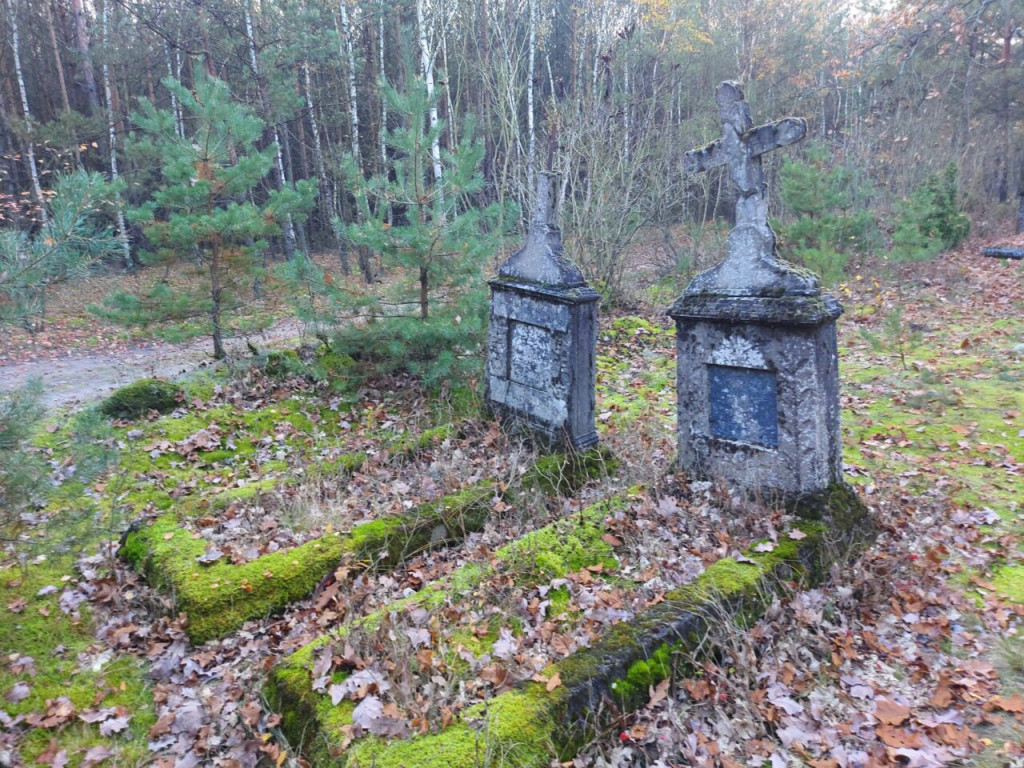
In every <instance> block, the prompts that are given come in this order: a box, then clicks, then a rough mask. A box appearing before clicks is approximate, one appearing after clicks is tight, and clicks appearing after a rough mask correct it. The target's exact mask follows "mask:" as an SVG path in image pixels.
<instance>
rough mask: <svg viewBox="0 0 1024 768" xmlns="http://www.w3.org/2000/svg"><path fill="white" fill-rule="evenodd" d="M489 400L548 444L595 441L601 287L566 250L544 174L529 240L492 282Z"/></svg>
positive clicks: (507, 419) (498, 411) (574, 444)
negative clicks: (589, 282) (590, 283)
mask: <svg viewBox="0 0 1024 768" xmlns="http://www.w3.org/2000/svg"><path fill="white" fill-rule="evenodd" d="M490 286H491V316H490V328H489V330H488V337H487V381H486V395H485V397H486V401H487V404H488V407H489V408H490V409H491V410H492V411H493V412H494V413H495V414H496V415H497V416H499V417H500V418H501V419H502V420H503V421H504V422H506V423H512V424H517V425H520V426H523V427H525V428H527V429H528V430H529V431H530V432H532V433H533V434H534V435H535V436H536V437H537V438H538V439H539V441H540V442H541V443H543V444H545V445H546V446H548V447H552V448H557V449H564V448H573V449H577V450H580V449H584V448H589V447H590V446H592V445H594V444H596V443H597V432H596V430H595V429H594V385H595V380H596V375H597V368H596V359H595V355H596V353H595V349H596V346H597V305H598V298H599V296H598V293H597V291H595V290H593V289H592V288H590V287H589V286H588V285H587V284H586V281H585V280H584V279H583V274H582V273H581V272H580V270H579V269H578V268H577V267H576V265H575V264H573V263H572V262H571V261H569V260H568V259H567V258H566V257H565V252H564V251H563V249H562V234H561V231H560V230H559V228H558V226H557V225H556V224H555V199H554V194H553V190H552V183H551V176H550V174H549V173H541V174H539V175H538V181H537V204H536V207H535V209H534V215H533V219H532V221H531V222H530V232H529V235H528V236H527V240H526V245H525V246H524V247H523V248H522V249H521V250H519V251H517V252H516V253H514V254H512V256H511V257H509V259H508V260H507V261H506V262H505V263H504V264H503V265H502V266H501V268H500V269H499V270H498V276H497V277H496V278H495V279H493V280H491V281H490Z"/></svg>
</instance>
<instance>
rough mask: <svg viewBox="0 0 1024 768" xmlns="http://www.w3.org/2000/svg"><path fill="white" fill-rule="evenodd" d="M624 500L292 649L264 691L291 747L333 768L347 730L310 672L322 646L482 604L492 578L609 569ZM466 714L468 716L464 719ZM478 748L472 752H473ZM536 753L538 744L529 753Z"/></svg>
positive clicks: (370, 751) (459, 640)
mask: <svg viewBox="0 0 1024 768" xmlns="http://www.w3.org/2000/svg"><path fill="white" fill-rule="evenodd" d="M628 499H629V495H628V494H626V495H623V496H620V497H615V498H612V499H610V500H608V501H605V502H600V503H598V504H594V505H591V506H589V507H586V508H584V509H583V510H581V511H580V512H578V513H575V514H573V515H571V516H569V517H566V518H564V519H561V520H557V521H555V522H553V523H551V524H549V525H547V526H544V527H542V528H540V529H538V530H536V531H533V532H530V533H528V534H526V535H524V536H523V537H521V538H519V539H517V540H515V541H513V542H511V543H509V544H507V545H505V546H503V547H501V548H500V549H498V550H497V551H495V552H494V554H493V555H492V557H491V558H490V560H489V561H488V562H485V563H479V562H474V563H469V564H467V565H464V566H462V567H461V568H460V569H458V570H457V571H455V572H454V573H452V574H451V575H450V576H448V577H447V578H446V579H444V580H442V581H440V582H434V583H431V584H429V585H427V586H426V587H425V588H424V589H422V590H421V591H420V592H418V593H416V594H414V595H412V596H410V597H408V598H405V599H402V600H400V601H398V602H396V603H392V604H390V605H388V606H386V607H384V608H382V609H381V610H379V611H376V612H374V613H372V614H370V615H368V616H366V617H364V618H362V619H360V620H359V621H358V622H356V623H355V624H351V625H346V626H344V627H341V628H339V629H338V630H336V631H335V632H333V633H329V634H327V635H324V636H323V637H321V638H319V639H318V640H316V641H314V642H313V643H310V644H309V645H307V646H305V647H303V648H301V649H300V650H298V651H296V653H294V654H293V655H292V656H290V657H289V658H287V659H286V660H284V661H283V662H282V663H281V664H279V665H278V666H277V667H275V669H274V670H272V672H271V675H270V680H269V683H268V686H267V693H268V695H269V697H270V699H271V701H272V703H273V705H274V707H275V709H277V710H278V711H281V712H283V713H284V721H283V725H282V727H283V728H284V730H285V733H286V734H287V735H288V737H289V739H290V740H291V742H292V743H293V744H294V745H301V748H302V750H303V752H304V753H306V754H307V755H309V756H310V757H311V758H312V759H313V760H314V764H316V765H321V764H324V765H326V764H330V762H329V760H330V754H331V752H332V751H333V747H332V745H336V744H338V743H340V742H341V741H342V740H343V731H342V729H343V728H344V727H345V726H347V725H351V722H352V721H351V712H352V706H351V704H350V703H349V704H346V705H344V706H341V707H336V706H334V705H333V704H332V703H331V701H330V698H329V697H328V696H327V695H325V694H321V693H317V692H316V691H314V690H313V685H312V682H313V681H312V673H311V670H312V668H313V664H314V661H315V658H316V656H317V654H318V652H320V651H321V649H322V648H323V647H324V646H325V645H330V644H332V643H339V642H343V641H344V640H345V639H346V638H351V637H352V635H353V633H356V632H361V633H364V634H365V633H368V632H369V633H372V632H374V631H376V629H377V628H378V627H379V626H380V625H381V623H382V622H384V621H385V620H388V621H390V622H392V623H394V621H395V619H394V618H393V617H395V616H396V615H398V614H407V613H409V612H411V611H414V610H416V609H426V610H428V611H437V610H439V609H441V608H442V607H443V606H444V605H471V604H472V601H473V600H475V599H476V600H478V599H480V598H479V592H480V590H481V588H482V586H483V585H484V584H486V583H487V581H488V580H489V579H491V578H492V577H494V576H495V575H497V574H503V575H505V576H507V577H509V578H511V579H513V580H514V582H515V583H516V585H517V586H520V587H525V586H532V585H538V584H546V583H548V582H550V581H551V580H553V579H557V578H564V577H566V576H567V575H569V574H570V573H574V572H576V571H579V570H581V569H583V568H586V567H588V566H590V567H599V568H601V569H605V570H608V571H614V570H615V568H616V567H617V562H618V561H617V559H616V558H615V555H614V552H613V550H612V548H611V546H610V545H609V544H608V543H607V542H605V541H604V540H603V539H602V535H603V534H604V533H605V532H606V528H605V521H606V520H607V518H608V517H609V515H612V514H613V513H614V512H615V511H616V510H621V509H623V508H624V507H625V505H626V504H628ZM506 625H508V626H511V627H512V628H513V630H514V631H517V628H516V624H515V622H514V621H512V620H511V619H507V624H506ZM496 631H497V627H492V632H491V633H487V634H483V635H481V634H480V633H479V632H478V631H477V632H474V633H459V632H456V633H454V634H453V636H452V637H451V638H449V640H448V641H447V646H446V647H447V648H448V650H449V654H450V656H449V657H447V658H445V659H444V663H445V665H446V666H448V667H450V668H453V669H459V668H465V667H466V664H465V662H463V661H462V660H461V659H460V657H459V656H458V655H457V654H456V648H458V647H462V648H463V649H469V650H471V652H474V653H476V654H478V655H479V654H480V653H483V652H485V651H486V650H487V649H488V648H489V647H490V644H491V643H492V642H493V640H494V639H495V636H496V634H495V633H496ZM467 671H468V670H467ZM340 679H341V678H338V679H336V680H335V682H338V681H339V680H340ZM343 704H344V702H343ZM509 711H511V709H510V710H509ZM471 717H472V716H471V715H467V716H466V717H464V718H463V721H466V720H468V719H471ZM458 730H459V728H456V731H458ZM453 733H454V732H453ZM448 738H450V737H448ZM383 745H384V742H381V741H379V740H377V739H375V738H368V739H365V740H361V741H360V743H359V746H357V747H356V748H355V749H354V752H353V754H354V755H357V757H356V758H354V759H355V762H352V763H351V764H352V765H364V764H366V765H368V764H369V763H367V762H364V761H365V760H373V759H374V758H373V755H374V754H375V753H376V751H377V750H379V749H380V748H381V747H382V746H383ZM475 749H476V747H474V748H473V750H472V751H473V753H474V754H475ZM535 749H536V747H535V746H533V747H530V748H529V750H535ZM509 754H515V755H519V757H520V758H524V757H526V755H527V754H533V752H532V751H530V752H528V753H520V752H519V751H518V750H513V751H512V752H511V753H509ZM358 755H364V756H363V757H358ZM402 759H405V758H402ZM444 759H447V758H444ZM420 760H423V761H427V762H417V763H416V764H417V765H438V766H440V765H445V763H444V762H442V757H441V756H438V757H437V758H436V761H437V762H431V761H433V760H435V758H434V757H433V756H432V755H426V754H424V755H421V758H420Z"/></svg>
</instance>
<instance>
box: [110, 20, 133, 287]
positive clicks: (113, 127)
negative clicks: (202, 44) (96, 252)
mask: <svg viewBox="0 0 1024 768" xmlns="http://www.w3.org/2000/svg"><path fill="white" fill-rule="evenodd" d="M102 23H103V47H104V48H106V50H107V55H108V56H109V53H110V0H103V20H102ZM103 98H104V99H105V100H106V102H107V146H108V147H109V148H110V180H111V181H112V182H114V183H115V184H116V183H117V181H118V179H119V175H118V172H117V122H116V121H115V119H114V99H113V93H112V91H111V88H110V63H109V62H108V61H107V59H106V58H104V59H103ZM114 208H115V209H116V219H117V239H118V240H120V241H121V259H122V260H123V261H124V267H125V269H131V268H132V266H133V265H132V249H131V244H130V243H129V242H128V227H127V226H125V223H124V209H123V208H122V207H121V194H120V193H116V194H115V196H114Z"/></svg>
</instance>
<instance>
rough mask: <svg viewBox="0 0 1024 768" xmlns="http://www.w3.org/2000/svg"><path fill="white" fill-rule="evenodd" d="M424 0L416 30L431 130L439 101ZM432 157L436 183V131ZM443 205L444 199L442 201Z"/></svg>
mask: <svg viewBox="0 0 1024 768" xmlns="http://www.w3.org/2000/svg"><path fill="white" fill-rule="evenodd" d="M423 5H424V0H416V30H417V36H418V37H419V44H420V65H421V67H422V69H423V80H424V82H425V83H426V86H427V99H428V101H429V104H430V107H429V117H430V130H431V131H432V132H433V131H434V129H435V128H437V101H436V100H435V98H434V57H433V53H432V51H431V50H430V46H429V44H428V42H427V23H426V19H425V18H424V13H423ZM430 158H431V161H432V164H433V168H434V183H435V184H440V183H441V178H442V172H441V142H440V140H439V137H438V136H437V134H436V133H434V134H433V139H432V140H431V142H430ZM442 207H443V201H442Z"/></svg>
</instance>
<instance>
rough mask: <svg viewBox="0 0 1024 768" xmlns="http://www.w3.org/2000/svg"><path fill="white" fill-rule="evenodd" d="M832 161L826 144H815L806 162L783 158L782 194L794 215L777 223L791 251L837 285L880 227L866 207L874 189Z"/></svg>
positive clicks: (823, 278) (796, 258)
mask: <svg viewBox="0 0 1024 768" xmlns="http://www.w3.org/2000/svg"><path fill="white" fill-rule="evenodd" d="M828 160H829V152H828V150H827V149H826V148H825V147H812V148H810V149H809V150H808V151H807V155H806V159H805V160H804V161H799V160H798V161H792V160H785V161H784V162H783V164H782V168H781V170H780V172H779V180H780V181H779V183H780V188H781V198H782V202H783V203H784V204H785V207H786V209H787V210H788V211H790V212H791V213H792V214H793V215H794V216H795V218H788V220H787V221H785V222H779V221H776V222H774V226H775V228H776V230H777V231H778V232H779V235H780V236H781V237H782V240H783V242H784V243H785V246H786V251H787V255H790V254H791V255H792V258H793V260H794V261H796V262H797V263H799V264H801V265H803V266H805V267H807V268H808V269H811V270H813V271H814V272H816V273H818V274H819V275H820V276H821V278H822V280H823V281H824V282H825V283H826V284H834V283H836V282H838V281H839V280H841V279H842V278H843V276H844V275H845V273H846V266H847V264H848V262H849V260H850V254H851V253H852V252H855V251H864V250H867V249H868V248H870V247H871V246H872V245H873V244H874V243H875V241H876V240H877V229H876V227H875V222H874V219H873V218H872V216H871V213H870V212H869V211H868V210H867V198H868V197H869V195H870V190H868V189H867V188H866V187H865V186H864V185H863V184H860V183H859V182H858V180H857V178H856V175H855V174H854V173H853V171H851V170H850V169H849V168H847V167H845V166H841V165H837V166H833V167H831V168H830V167H828Z"/></svg>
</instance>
